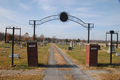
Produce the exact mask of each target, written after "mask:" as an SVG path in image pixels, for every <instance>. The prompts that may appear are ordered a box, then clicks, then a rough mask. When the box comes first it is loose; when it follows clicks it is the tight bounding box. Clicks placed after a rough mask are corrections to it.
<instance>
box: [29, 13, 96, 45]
mask: <svg viewBox="0 0 120 80" xmlns="http://www.w3.org/2000/svg"><path fill="white" fill-rule="evenodd" d="M52 20H61V21H62V22H66V21H73V22H76V23H78V24H80V25H82V26H83V27H85V28H88V43H89V35H90V28H94V24H93V23H85V22H83V21H82V20H81V19H79V18H77V17H75V16H72V15H68V14H67V13H66V12H61V13H60V14H58V15H51V16H48V17H45V18H43V19H41V20H29V25H34V41H35V25H41V24H43V23H46V22H49V21H52Z"/></svg>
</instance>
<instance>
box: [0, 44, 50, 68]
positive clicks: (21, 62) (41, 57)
mask: <svg viewBox="0 0 120 80" xmlns="http://www.w3.org/2000/svg"><path fill="white" fill-rule="evenodd" d="M0 43H2V44H3V45H0V69H36V68H42V67H43V66H41V65H46V64H47V63H48V57H49V51H48V49H49V47H50V44H47V46H44V49H42V47H40V46H38V65H39V67H28V63H27V52H26V50H27V47H24V48H23V49H20V47H17V44H15V45H14V53H17V54H19V55H20V59H17V58H14V65H16V66H15V67H11V66H10V65H11V62H12V59H11V58H8V56H9V54H11V53H12V50H11V49H12V48H11V46H12V45H11V44H10V43H6V44H5V43H3V42H0ZM5 45H8V46H10V49H2V48H4V47H5ZM2 51H6V52H7V53H2ZM19 51H24V52H19Z"/></svg>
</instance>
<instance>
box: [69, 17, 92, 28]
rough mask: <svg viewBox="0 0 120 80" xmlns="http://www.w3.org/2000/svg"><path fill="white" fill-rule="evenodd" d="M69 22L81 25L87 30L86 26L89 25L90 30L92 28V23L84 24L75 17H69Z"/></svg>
mask: <svg viewBox="0 0 120 80" xmlns="http://www.w3.org/2000/svg"><path fill="white" fill-rule="evenodd" d="M69 20H71V21H73V22H76V23H78V24H80V25H82V26H83V27H85V28H88V24H90V28H94V24H93V23H85V22H83V21H82V20H81V19H79V18H77V17H75V16H71V15H69Z"/></svg>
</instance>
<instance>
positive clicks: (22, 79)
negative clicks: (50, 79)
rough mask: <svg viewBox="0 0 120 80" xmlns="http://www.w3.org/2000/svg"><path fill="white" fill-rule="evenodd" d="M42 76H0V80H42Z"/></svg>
mask: <svg viewBox="0 0 120 80" xmlns="http://www.w3.org/2000/svg"><path fill="white" fill-rule="evenodd" d="M43 77H44V75H13V76H8V75H7V76H0V80H42V79H43Z"/></svg>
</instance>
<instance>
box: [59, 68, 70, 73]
mask: <svg viewBox="0 0 120 80" xmlns="http://www.w3.org/2000/svg"><path fill="white" fill-rule="evenodd" d="M59 69H60V70H67V71H68V72H70V69H71V68H59Z"/></svg>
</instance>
